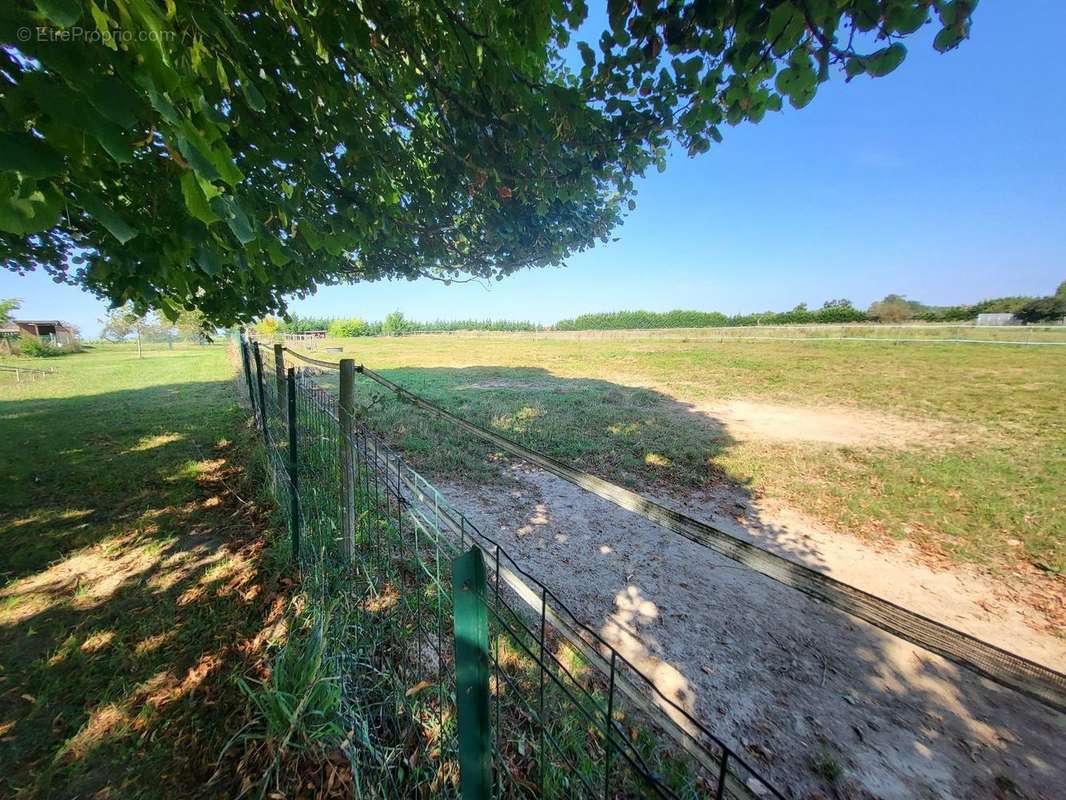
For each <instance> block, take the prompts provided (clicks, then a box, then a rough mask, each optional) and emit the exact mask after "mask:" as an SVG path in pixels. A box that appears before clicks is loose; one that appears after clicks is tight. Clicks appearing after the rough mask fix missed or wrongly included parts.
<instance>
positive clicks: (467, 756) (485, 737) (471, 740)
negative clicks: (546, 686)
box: [452, 547, 492, 800]
mask: <svg viewBox="0 0 1066 800" xmlns="http://www.w3.org/2000/svg"><path fill="white" fill-rule="evenodd" d="M452 617H453V624H454V631H455V704H456V708H457V711H458V715H459V716H458V722H459V787H460V791H461V794H462V797H463V800H488V798H489V797H490V796H491V794H492V730H491V728H490V726H489V620H488V610H487V608H486V606H485V562H484V560H483V559H482V557H481V551H480V550H479V549H478V548H477V547H472V548H470V550H468V551H467V552H466V553H464V554H463V555H461V556H459V557H458V558H456V559H455V560H453V561H452Z"/></svg>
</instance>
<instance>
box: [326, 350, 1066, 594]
mask: <svg viewBox="0 0 1066 800" xmlns="http://www.w3.org/2000/svg"><path fill="white" fill-rule="evenodd" d="M343 346H344V347H345V355H346V356H351V357H354V358H356V359H357V360H360V361H364V362H365V363H366V364H367V365H368V366H371V367H373V368H376V369H381V370H384V371H385V373H386V374H387V375H388V376H389V377H391V378H393V379H395V380H397V381H399V382H400V383H402V384H403V385H405V386H407V387H408V388H410V389H412V390H413V391H416V392H419V393H422V394H424V395H426V396H427V397H429V398H431V399H433V400H434V401H436V402H438V403H440V404H442V405H444V406H445V407H447V408H449V409H450V410H452V411H454V412H456V413H458V414H460V415H462V416H465V417H467V418H469V419H471V420H474V421H476V422H479V423H482V424H487V425H490V426H492V427H494V428H496V429H498V430H500V431H501V432H504V433H505V434H507V435H509V436H511V437H513V438H515V439H518V440H519V441H521V442H523V443H525V444H527V445H530V446H533V447H535V448H538V449H541V450H544V451H546V452H548V453H550V454H552V455H555V456H557V457H560V458H563V459H566V460H568V461H571V462H573V463H576V464H578V465H580V466H582V467H584V468H586V469H589V470H591V471H593V472H596V473H598V474H600V475H603V476H604V477H607V478H610V479H613V480H617V481H620V482H622V483H624V484H626V485H629V486H632V487H637V488H641V489H644V490H652V491H660V490H666V491H670V490H671V489H673V490H679V491H690V490H691V489H693V488H695V487H699V486H706V485H709V484H712V483H714V482H715V481H721V480H723V479H724V480H727V481H729V482H731V483H733V484H735V485H736V486H738V487H741V488H742V489H743V490H744V491H745V492H751V493H755V494H756V495H758V496H761V497H766V498H772V499H775V500H779V501H781V502H784V503H788V504H789V505H791V506H793V507H795V508H797V509H799V510H802V511H803V512H806V513H808V514H810V515H813V516H814V517H815V518H817V519H819V520H821V521H823V522H825V523H827V524H829V525H831V526H834V527H836V528H838V529H840V530H844V531H850V532H853V533H856V534H859V535H862V536H867V537H872V538H878V537H886V538H890V539H906V540H909V541H911V542H914V543H915V544H918V545H920V546H922V547H924V548H926V549H927V550H929V551H930V552H934V553H938V554H946V555H947V556H949V557H951V558H953V559H958V560H961V561H970V562H978V563H981V564H985V565H988V566H990V567H994V568H999V569H1006V568H1010V567H1011V566H1012V565H1018V564H1023V563H1024V564H1028V565H1033V566H1035V567H1036V568H1038V569H1039V570H1043V571H1045V572H1047V573H1060V572H1062V571H1063V570H1066V544H1064V542H1063V535H1062V531H1064V530H1066V504H1064V502H1063V491H1062V486H1063V484H1064V481H1066V414H1064V411H1066V400H1064V398H1066V348H1057V347H1046V348H1041V347H1008V346H985V345H972V346H967V345H956V344H923V345H920V346H906V345H895V344H890V343H885V344H881V343H877V342H874V343H870V342H810V343H806V342H765V341H760V342H750V341H727V342H708V341H697V340H689V341H686V340H685V339H684V338H683V337H682V338H678V337H677V336H676V335H675V334H674V333H673V332H671V334H669V335H666V334H662V335H660V334H643V335H642V334H638V333H635V332H629V333H627V334H626V335H625V336H624V337H620V336H613V335H610V334H608V335H601V336H589V335H581V334H560V335H550V334H548V335H545V334H541V335H534V336H527V335H523V334H518V335H513V334H506V335H492V334H484V335H476V336H475V335H460V336H456V335H451V336H449V335H441V336H430V335H426V336H415V337H403V338H392V339H390V338H376V339H355V340H345V341H344V342H343ZM316 354H317V355H318V357H320V358H321V357H323V354H322V351H321V350H319V351H318V352H317V353H316ZM326 357H328V358H339V357H340V356H339V355H336V354H329V355H327V356H326ZM357 391H358V392H359V394H360V401H361V403H362V404H363V405H364V406H367V407H368V410H367V412H366V413H367V415H368V418H369V419H370V420H371V422H372V424H373V425H374V426H375V427H376V428H377V429H379V430H380V431H381V432H382V433H384V434H385V435H387V436H388V437H390V438H391V439H392V440H393V441H394V442H395V443H397V444H399V445H400V446H402V447H403V448H404V449H405V450H406V451H407V452H408V453H409V454H410V455H411V456H412V458H414V459H415V460H416V462H418V463H419V465H420V466H422V467H423V468H425V469H428V470H430V471H432V472H434V473H437V474H448V475H452V476H459V477H467V478H469V479H472V480H486V479H493V478H494V477H498V473H497V472H496V471H494V470H493V469H492V468H491V466H489V465H488V463H487V462H486V456H491V453H490V452H489V450H488V449H487V447H485V446H482V445H480V444H478V443H476V442H474V441H471V440H470V439H469V438H468V437H465V436H459V435H456V434H455V433H454V432H452V431H451V430H450V429H448V428H447V427H445V426H443V425H441V424H440V423H436V422H434V421H433V420H431V419H429V418H428V417H427V416H426V415H424V414H422V413H420V412H418V411H417V410H415V409H413V408H411V407H409V406H406V405H403V404H401V403H399V402H397V401H395V400H393V399H392V398H391V396H387V395H386V394H385V393H384V391H383V390H382V389H380V388H379V387H376V385H374V384H370V383H369V382H366V381H360V382H359V384H358V390H357ZM737 400H742V401H745V402H752V403H756V404H771V405H772V406H773V408H774V410H780V409H781V408H784V409H786V410H787V409H797V408H798V409H800V410H801V411H804V412H810V413H814V412H819V413H823V414H826V413H828V414H830V415H837V416H843V417H848V416H849V415H851V416H854V417H855V426H856V427H858V428H860V429H864V428H865V429H869V431H870V433H871V434H876V433H878V432H879V428H880V427H881V425H882V424H883V423H882V418H883V419H884V420H885V421H886V423H884V424H887V422H891V423H892V424H893V425H895V426H897V427H899V428H900V429H901V430H906V431H908V433H909V436H908V437H907V438H906V440H901V442H899V443H889V446H886V443H885V442H884V441H874V442H873V443H863V442H858V443H853V444H848V443H843V444H841V443H822V442H818V441H789V440H788V437H787V436H785V437H783V438H780V437H777V438H760V437H759V436H753V437H745V436H734V435H730V433H729V429H728V428H725V429H724V430H723V426H722V425H720V424H716V422H715V419H714V412H713V406H714V404H716V403H722V402H724V401H737ZM707 404H711V406H712V410H711V411H709V412H707V411H704V410H703V409H704V407H705V406H707ZM882 438H884V437H882Z"/></svg>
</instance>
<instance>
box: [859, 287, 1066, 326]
mask: <svg viewBox="0 0 1066 800" xmlns="http://www.w3.org/2000/svg"><path fill="white" fill-rule="evenodd" d="M866 313H867V315H868V317H869V318H870V319H871V320H873V321H875V322H906V321H908V320H920V321H923V322H966V321H969V320H973V319H975V318H976V317H977V315H978V314H996V313H1000V314H1013V315H1014V316H1016V317H1017V318H1018V319H1019V320H1020V321H1021V322H1025V323H1027V324H1033V323H1039V322H1053V321H1057V320H1060V319H1062V318H1063V317H1064V316H1066V281H1063V282H1062V283H1060V284H1059V286H1058V289H1056V290H1055V294H1052V295H1047V296H1045V297H1032V296H1030V297H995V298H991V299H989V300H982V301H981V302H979V303H973V304H972V305H959V306H927V305H925V304H924V303H919V302H918V301H916V300H908V299H907V298H906V297H904V296H903V295H899V294H890V295H886V296H885V298H884V299H883V300H878V301H877V302H876V303H873V304H872V305H871V306H870V308H869V309H868V310H867V312H866Z"/></svg>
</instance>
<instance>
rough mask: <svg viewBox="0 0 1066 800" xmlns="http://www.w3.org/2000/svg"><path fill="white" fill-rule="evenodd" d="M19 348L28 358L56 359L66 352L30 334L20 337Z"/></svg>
mask: <svg viewBox="0 0 1066 800" xmlns="http://www.w3.org/2000/svg"><path fill="white" fill-rule="evenodd" d="M18 348H19V352H20V353H21V354H22V355H24V356H25V357H26V358H54V357H55V356H61V355H63V353H64V352H65V351H64V350H63V348H62V347H58V346H56V345H54V344H52V343H51V342H49V341H48V340H46V339H42V338H40V337H39V336H34V335H33V334H29V333H23V334H22V335H21V336H19V344H18Z"/></svg>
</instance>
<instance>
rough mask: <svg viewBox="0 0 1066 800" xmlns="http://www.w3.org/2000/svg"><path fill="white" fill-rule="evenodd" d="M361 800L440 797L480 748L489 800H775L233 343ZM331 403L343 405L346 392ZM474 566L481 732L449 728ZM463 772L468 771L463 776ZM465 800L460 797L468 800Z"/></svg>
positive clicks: (503, 557) (430, 498)
mask: <svg viewBox="0 0 1066 800" xmlns="http://www.w3.org/2000/svg"><path fill="white" fill-rule="evenodd" d="M240 356H241V362H242V368H241V376H242V377H241V381H240V383H241V387H240V391H241V397H242V399H245V398H246V399H247V402H248V403H249V404H250V406H251V408H252V410H253V413H254V415H255V420H256V424H257V426H258V428H259V430H260V432H261V434H262V436H263V439H264V443H265V450H266V453H267V458H268V461H269V465H270V469H269V470H268V472H269V481H270V486H269V489H270V491H271V493H272V494H273V496H274V497H275V498H276V500H277V502H278V504H279V507H280V509H281V510H282V512H283V513H284V514H285V515H286V518H287V519H288V521H289V526H290V546H291V548H292V555H293V558H294V560H295V561H296V563H297V564H298V566H299V570H300V574H301V579H302V588H303V593H304V595H305V596H306V598H307V602H308V603H309V604H311V605H312V606H314V607H315V608H317V609H319V610H320V611H321V618H322V620H323V623H322V636H324V637H325V641H326V646H325V653H326V656H325V657H326V658H328V659H329V660H330V662H331V664H330V666H331V668H332V672H333V674H334V675H336V676H337V679H336V691H337V693H338V698H339V703H338V714H339V715H340V717H341V719H342V721H343V725H342V726H341V727H342V728H343V730H344V731H345V736H344V740H343V743H342V747H343V749H344V751H345V752H346V753H347V756H348V758H349V759H350V761H351V763H352V766H353V772H354V776H355V780H356V783H357V784H358V786H359V787H360V788H361V790H362V791H361V794H365V795H368V796H383V797H384V796H387V797H397V796H415V795H417V796H426V795H427V794H428V795H432V796H434V797H438V796H440V797H451V796H459V792H460V769H459V764H460V760H461V759H460V747H461V742H464V743H465V744H464V745H463V746H464V747H468V746H469V745H470V742H471V741H473V740H477V741H479V742H485V743H486V747H487V749H488V751H489V752H488V753H486V754H485V755H486V757H487V758H488V759H489V763H490V765H491V773H490V774H491V781H490V782H491V796H493V797H568V798H569V797H602V798H617V797H664V798H697V797H713V798H723V797H730V798H748V797H774V798H781V797H782V795H781V794H780V792H779V790H778V789H777V788H776V787H775V786H774V785H771V783H769V780H768V777H767V776H764V775H761V774H759V773H758V772H756V770H755V769H753V768H752V766H751V765H750V764H749V763H747V762H746V761H745V759H744V758H743V757H741V756H740V755H739V754H737V753H736V752H734V751H733V750H731V749H730V748H729V747H728V746H727V745H726V744H725V743H724V742H723V741H721V740H720V739H719V738H718V737H716V736H715V735H714V734H712V733H711V731H710V730H708V729H707V727H705V726H704V725H703V724H701V723H700V722H699V721H697V720H696V719H695V718H693V717H692V716H691V715H690V714H689V713H688V712H687V711H686V710H685V709H684V708H682V707H681V706H679V705H678V704H677V703H676V702H674V700H673V699H672V698H670V697H667V696H666V695H665V694H663V693H661V692H660V691H659V690H658V689H657V688H656V686H655V684H654V683H653V682H652V681H651V680H650V679H649V678H648V677H647V676H645V675H644V674H642V673H641V672H640V671H639V670H638V669H637V668H635V667H634V666H633V665H632V664H631V663H630V662H629V661H627V660H626V659H625V658H624V657H623V656H622V655H621V654H620V653H619V652H618V651H616V650H615V649H614V648H612V647H611V645H610V644H609V643H608V642H607V641H605V640H604V639H603V638H602V637H601V636H600V635H599V634H597V633H596V632H595V631H594V630H593V629H591V628H589V627H588V626H586V625H585V624H583V622H582V621H581V620H579V619H578V618H577V617H576V616H575V615H574V614H572V613H571V612H570V611H569V610H568V609H567V608H566V607H565V605H564V604H563V603H562V602H560V600H559V599H558V597H556V596H555V595H554V594H553V593H552V592H551V590H550V589H549V588H548V587H546V586H544V585H543V584H541V583H540V582H538V581H537V580H536V579H534V578H533V577H532V576H531V575H529V574H528V573H527V572H526V571H525V570H524V569H523V568H522V566H521V565H520V564H518V563H517V562H516V561H515V560H514V559H512V558H511V557H510V555H508V553H507V552H506V551H505V550H504V549H503V548H501V547H500V546H499V545H498V543H497V542H496V541H494V540H493V539H492V538H491V536H489V535H487V534H486V533H485V532H482V531H481V530H479V529H478V528H477V527H476V526H475V525H473V524H472V523H471V522H470V520H469V519H467V518H466V517H465V516H464V515H463V513H462V512H461V511H459V510H458V509H457V508H456V507H455V506H454V505H453V504H451V503H450V502H449V501H448V499H447V498H446V497H444V495H442V494H441V492H440V491H438V490H437V489H436V488H435V487H434V486H433V485H432V484H431V483H430V482H429V481H428V480H426V479H425V478H424V477H423V476H421V475H420V474H418V473H417V472H416V471H415V470H413V469H412V468H411V467H410V466H409V465H407V464H406V463H405V462H404V461H403V459H401V458H400V456H399V455H398V454H397V453H396V452H394V451H393V450H392V449H390V448H389V447H388V446H387V445H386V444H385V443H384V442H383V441H381V439H380V438H378V437H377V436H376V435H375V434H374V433H372V432H371V431H370V430H368V429H367V427H366V426H365V425H363V424H362V423H361V421H360V420H359V418H358V416H357V415H356V416H354V418H351V419H350V422H349V418H348V417H346V414H347V411H346V408H347V406H345V405H342V398H338V397H337V396H335V395H333V394H332V393H331V392H329V391H328V390H327V389H325V388H324V387H323V386H322V385H321V384H320V383H319V382H317V381H315V380H314V377H315V373H316V372H318V371H320V370H322V369H328V368H329V366H328V365H326V366H316V365H313V364H309V363H301V364H300V365H299V366H286V365H285V364H284V361H283V353H282V351H281V350H280V348H279V349H277V350H272V349H270V348H267V347H264V346H261V345H257V344H255V343H251V344H249V343H245V342H243V341H242V342H240ZM342 395H343V391H342ZM471 548H476V551H477V552H478V553H480V554H481V558H483V560H484V564H485V573H486V585H485V595H486V602H485V609H486V611H487V621H488V643H489V645H488V650H489V652H488V656H489V659H488V667H489V675H488V710H489V714H488V726H487V727H488V730H470V728H469V726H466V727H464V726H462V725H460V720H459V715H458V714H457V706H456V667H457V664H456V648H455V646H454V642H453V627H452V625H453V613H454V612H455V607H454V603H453V600H454V595H453V577H454V576H453V563H454V561H455V559H456V558H457V557H459V556H460V555H461V554H463V553H464V552H468V551H470V550H471ZM464 763H466V762H464ZM466 796H468V795H467V794H464V797H466Z"/></svg>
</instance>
